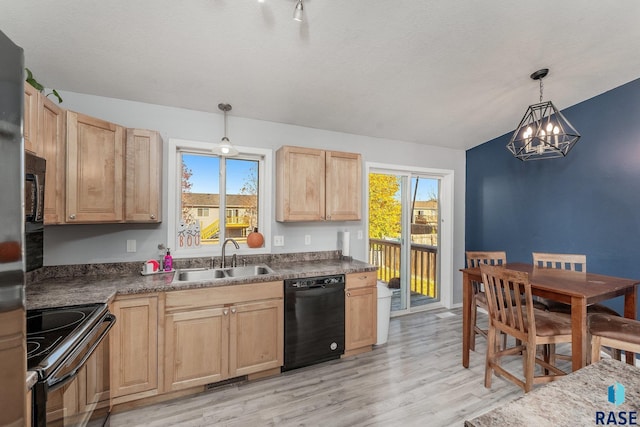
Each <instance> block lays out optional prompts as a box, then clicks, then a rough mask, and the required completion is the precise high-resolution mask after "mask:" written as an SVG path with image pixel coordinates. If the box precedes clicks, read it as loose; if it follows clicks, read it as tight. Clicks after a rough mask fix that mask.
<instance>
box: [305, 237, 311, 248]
mask: <svg viewBox="0 0 640 427" xmlns="http://www.w3.org/2000/svg"><path fill="white" fill-rule="evenodd" d="M304 244H305V245H307V246H308V245H310V244H311V235H310V234H305V235H304Z"/></svg>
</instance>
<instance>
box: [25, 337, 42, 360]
mask: <svg viewBox="0 0 640 427" xmlns="http://www.w3.org/2000/svg"><path fill="white" fill-rule="evenodd" d="M39 348H40V343H39V342H36V341H27V358H29V357H31V356H32V355H33V352H34V351H38V349H39Z"/></svg>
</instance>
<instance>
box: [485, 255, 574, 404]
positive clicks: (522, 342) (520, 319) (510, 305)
mask: <svg viewBox="0 0 640 427" xmlns="http://www.w3.org/2000/svg"><path fill="white" fill-rule="evenodd" d="M480 271H481V274H482V282H483V284H484V290H485V293H486V298H487V306H488V307H489V321H490V323H489V331H488V334H487V359H486V365H485V377H484V386H485V387H487V388H491V379H492V376H493V373H494V371H495V373H496V374H498V375H500V376H502V377H504V378H506V379H508V380H510V381H512V382H513V383H515V384H516V385H518V386H519V387H521V388H522V389H523V390H524V392H525V393H527V392H529V391H530V390H531V389H532V387H533V385H534V384H541V383H547V382H550V381H553V380H555V379H557V378H558V377H560V376H562V375H565V372H564V371H562V370H560V369H559V368H558V367H556V366H554V364H553V360H549V361H546V360H544V359H541V358H539V357H537V352H536V349H537V346H539V345H547V344H557V343H569V342H571V322H570V321H568V320H567V319H566V317H564V316H559V315H557V314H555V313H550V312H547V311H543V310H539V309H536V308H534V305H533V295H532V294H531V283H530V282H529V275H528V274H527V273H525V272H521V271H514V270H509V269H506V268H500V267H496V266H491V265H481V266H480ZM500 333H503V334H506V335H511V336H513V337H514V338H515V339H516V340H515V343H516V344H515V345H514V346H513V347H506V348H504V349H501V350H498V349H497V348H496V342H497V340H498V335H499V334H500ZM505 356H520V357H522V358H523V365H522V366H523V370H524V372H523V378H524V379H522V378H519V377H517V376H516V375H514V374H513V373H511V372H509V371H507V370H506V369H505V368H504V367H503V366H502V365H501V361H502V359H503V358H504V357H505ZM536 364H538V365H540V366H541V367H542V368H543V370H544V371H543V372H544V374H543V375H538V376H536V375H535V367H536Z"/></svg>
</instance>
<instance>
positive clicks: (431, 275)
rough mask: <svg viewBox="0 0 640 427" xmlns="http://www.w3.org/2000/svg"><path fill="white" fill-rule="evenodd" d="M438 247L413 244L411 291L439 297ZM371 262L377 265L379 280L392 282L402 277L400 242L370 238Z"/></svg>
mask: <svg viewBox="0 0 640 427" xmlns="http://www.w3.org/2000/svg"><path fill="white" fill-rule="evenodd" d="M437 255H438V247H437V246H431V245H423V244H418V243H412V244H411V291H413V292H417V293H419V294H421V295H426V296H429V297H431V298H438V296H439V295H438V286H436V280H437V277H438V275H437V269H436V267H437V265H438V259H437ZM369 263H370V264H373V265H377V266H378V267H380V268H378V280H380V281H383V282H386V283H390V282H392V281H393V279H397V280H399V278H400V242H396V241H393V240H384V239H369ZM391 284H392V285H393V283H391Z"/></svg>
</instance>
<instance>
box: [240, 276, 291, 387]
mask: <svg viewBox="0 0 640 427" xmlns="http://www.w3.org/2000/svg"><path fill="white" fill-rule="evenodd" d="M257 286H260V285H257ZM230 310H231V312H230V315H231V324H230V334H229V336H230V346H229V347H230V356H229V376H230V377H238V376H241V375H248V374H252V373H256V372H261V371H266V370H269V369H274V368H279V367H280V366H282V365H283V363H284V304H283V300H282V299H274V300H269V301H259V302H254V303H247V304H237V305H235V306H232V307H231V309H230Z"/></svg>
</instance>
